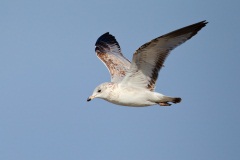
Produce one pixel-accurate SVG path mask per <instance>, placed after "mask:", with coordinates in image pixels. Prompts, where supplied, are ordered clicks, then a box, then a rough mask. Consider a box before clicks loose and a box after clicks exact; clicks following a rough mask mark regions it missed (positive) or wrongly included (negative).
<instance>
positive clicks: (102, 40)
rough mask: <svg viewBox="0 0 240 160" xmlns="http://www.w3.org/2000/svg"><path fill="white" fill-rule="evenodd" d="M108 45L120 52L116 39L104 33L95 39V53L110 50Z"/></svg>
mask: <svg viewBox="0 0 240 160" xmlns="http://www.w3.org/2000/svg"><path fill="white" fill-rule="evenodd" d="M109 45H116V46H117V47H118V49H119V50H120V45H119V44H118V42H117V40H116V38H115V37H114V36H113V35H111V34H110V33H109V32H106V33H104V34H103V35H101V36H100V37H99V38H98V39H97V41H96V44H95V46H96V48H95V51H96V52H97V51H100V52H106V49H107V50H109V49H110V47H109Z"/></svg>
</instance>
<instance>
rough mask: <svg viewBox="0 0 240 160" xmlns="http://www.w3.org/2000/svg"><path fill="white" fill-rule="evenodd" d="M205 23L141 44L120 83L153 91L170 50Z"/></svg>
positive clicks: (191, 35) (188, 37)
mask: <svg viewBox="0 0 240 160" xmlns="http://www.w3.org/2000/svg"><path fill="white" fill-rule="evenodd" d="M206 24H207V22H206V21H202V22H199V23H196V24H192V25H190V26H187V27H184V28H181V29H178V30H176V31H173V32H170V33H168V34H165V35H163V36H160V37H158V38H155V39H153V40H152V41H150V42H148V43H146V44H144V45H142V46H141V47H140V48H139V49H138V50H136V52H135V53H134V55H133V59H132V63H131V66H130V70H129V72H128V73H127V74H126V76H125V77H124V79H123V80H122V82H121V83H123V84H129V85H132V86H136V87H142V88H147V89H149V90H151V91H153V90H154V88H155V83H156V80H157V78H158V72H159V70H160V69H161V67H162V66H163V63H164V61H165V59H166V58H167V56H168V55H169V53H170V51H171V50H173V49H174V48H176V47H177V46H179V45H181V44H182V43H184V42H185V41H187V40H188V39H190V38H192V37H193V36H194V35H196V34H197V32H198V31H199V30H201V29H202V28H203V27H204V26H205V25H206Z"/></svg>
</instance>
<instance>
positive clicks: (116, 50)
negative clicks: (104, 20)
mask: <svg viewBox="0 0 240 160" xmlns="http://www.w3.org/2000/svg"><path fill="white" fill-rule="evenodd" d="M95 46H96V48H95V52H96V54H97V56H98V58H99V59H100V60H101V61H102V62H103V63H104V64H105V66H106V67H107V68H108V70H109V72H110V75H111V81H112V82H119V81H121V80H122V79H123V77H124V76H125V75H126V71H127V70H128V69H129V68H130V65H131V63H130V62H129V60H127V59H126V58H125V57H124V56H123V55H122V53H121V48H120V46H119V44H118V42H117V41H116V39H115V37H114V36H112V35H111V34H109V32H107V33H105V34H103V35H102V36H100V37H99V38H98V40H97V42H96V44H95Z"/></svg>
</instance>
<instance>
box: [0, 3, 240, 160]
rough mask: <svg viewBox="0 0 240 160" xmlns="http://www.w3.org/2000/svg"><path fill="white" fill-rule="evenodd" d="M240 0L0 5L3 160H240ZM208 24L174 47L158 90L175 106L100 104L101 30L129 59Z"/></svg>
mask: <svg viewBox="0 0 240 160" xmlns="http://www.w3.org/2000/svg"><path fill="white" fill-rule="evenodd" d="M239 6H240V4H239V1H237V0H233V1H231V2H230V1H224V0H222V1H217V0H213V1H205V0H203V1H197V0H195V1H193V0H191V1H190V0H183V1H177V0H167V1H165V0H162V1H157V0H155V1H153V0H148V1H137V0H135V1H134V0H122V1H106V0H102V1H91V0H89V1H85V2H84V1H80V0H68V1H63V0H42V1H35V0H22V1H17V0H16V1H14V0H1V2H0V159H1V160H16V159H17V160H55V159H56V160H66V159H71V160H75V159H84V160H96V159H105V160H113V159H114V160H123V159H124V160H128V159H129V160H130V159H131V160H136V159H138V160H149V159H153V160H157V159H164V160H173V159H182V160H193V159H194V160H203V159H204V160H213V159H218V160H226V159H228V160H239V158H240V105H239V100H240V98H239V96H240V95H239V89H240V85H239V82H240V71H239V69H240V63H239V59H240V49H239V48H240V47H239V42H240V38H239V28H240V21H239V17H240V11H239ZM202 20H207V21H208V22H209V24H208V25H207V26H206V27H205V28H203V29H202V30H201V31H200V32H199V33H198V34H197V35H196V36H195V37H193V38H192V39H191V40H190V41H187V42H186V43H184V44H183V45H181V46H180V47H178V48H176V49H175V50H174V51H173V52H172V54H171V55H170V56H169V57H168V59H167V61H166V62H165V67H164V68H163V69H162V70H161V71H160V76H159V79H158V81H157V87H156V91H158V92H161V93H164V94H166V95H171V96H180V97H182V99H183V101H182V102H181V103H180V104H177V105H172V106H171V107H160V106H152V107H145V108H133V107H123V106H117V105H114V104H111V103H108V102H106V101H103V100H101V99H94V100H93V101H91V102H89V103H87V102H86V99H87V97H88V96H89V95H91V94H92V91H93V89H94V88H95V87H96V86H97V85H98V84H100V83H102V82H107V81H109V80H110V76H109V73H108V71H107V69H106V68H105V66H104V65H103V64H102V62H101V61H99V59H98V58H97V57H96V55H95V52H94V44H95V42H96V40H97V38H98V37H99V36H100V35H102V34H103V33H105V32H108V31H109V32H110V33H111V34H113V35H114V36H115V37H116V39H117V40H118V42H119V44H120V46H121V48H122V52H123V53H124V55H125V56H126V57H127V58H128V59H130V60H131V58H132V54H133V53H134V51H135V50H136V49H137V48H138V47H140V46H141V45H142V44H144V43H146V42H148V41H150V40H151V39H153V38H156V37H158V36H160V35H162V34H165V33H168V32H170V31H173V30H175V29H178V28H181V27H184V26H187V25H190V24H193V23H196V22H199V21H202Z"/></svg>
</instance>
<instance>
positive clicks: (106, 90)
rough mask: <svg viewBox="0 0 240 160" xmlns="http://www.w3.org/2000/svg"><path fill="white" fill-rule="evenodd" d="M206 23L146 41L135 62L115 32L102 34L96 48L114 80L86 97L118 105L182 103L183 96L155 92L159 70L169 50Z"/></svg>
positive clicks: (134, 55) (134, 57)
mask: <svg viewBox="0 0 240 160" xmlns="http://www.w3.org/2000/svg"><path fill="white" fill-rule="evenodd" d="M207 23H208V22H206V21H201V22H198V23H195V24H192V25H189V26H186V27H183V28H181V29H178V30H175V31H173V32H170V33H167V34H165V35H162V36H160V37H157V38H155V39H153V40H151V41H150V42H148V43H145V44H144V45H142V46H141V47H140V48H138V49H137V50H136V51H135V53H134V54H133V58H132V62H130V61H129V60H128V59H127V58H125V57H124V56H123V54H122V52H121V48H120V45H119V44H118V42H117V40H116V39H115V37H114V36H112V35H111V34H109V32H107V33H105V34H103V35H102V36H100V37H99V38H98V40H97V42H96V44H95V46H96V47H95V52H96V55H97V57H98V58H99V59H100V60H101V61H102V62H103V63H104V64H105V66H106V67H107V68H108V71H109V72H110V75H111V82H105V83H102V84H100V85H99V86H97V87H96V88H95V89H94V91H93V93H92V95H91V96H90V97H88V99H87V101H91V100H92V99H94V98H101V99H104V100H106V101H108V102H111V103H114V104H117V105H122V106H132V107H144V106H151V105H160V106H170V105H171V104H172V103H180V102H181V98H180V97H169V96H166V95H163V94H161V93H158V92H154V90H155V84H156V81H157V78H158V73H159V71H160V69H161V68H162V67H163V66H164V61H165V60H166V58H167V56H168V55H169V54H170V52H171V51H172V50H173V49H174V48H176V47H177V46H179V45H181V44H182V43H184V42H186V41H187V40H189V39H190V38H192V37H193V36H194V35H196V34H197V32H198V31H200V30H201V29H202V28H203V27H205V26H206V24H207Z"/></svg>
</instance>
